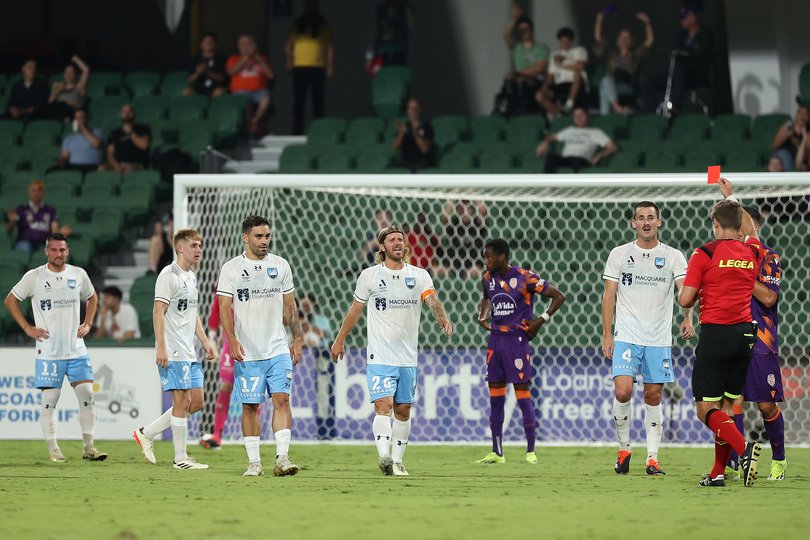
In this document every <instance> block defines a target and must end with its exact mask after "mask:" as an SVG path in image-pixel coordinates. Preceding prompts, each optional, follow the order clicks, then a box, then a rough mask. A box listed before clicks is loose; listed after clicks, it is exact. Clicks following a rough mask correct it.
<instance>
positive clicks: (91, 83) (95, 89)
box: [87, 71, 124, 100]
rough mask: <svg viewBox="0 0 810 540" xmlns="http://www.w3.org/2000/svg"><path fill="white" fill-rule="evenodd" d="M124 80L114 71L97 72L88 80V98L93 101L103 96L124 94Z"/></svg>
mask: <svg viewBox="0 0 810 540" xmlns="http://www.w3.org/2000/svg"><path fill="white" fill-rule="evenodd" d="M123 83H124V78H123V76H122V75H121V74H120V73H117V72H114V71H96V72H93V73H91V74H90V77H89V78H88V79H87V96H88V97H89V98H90V99H91V100H92V99H95V98H99V97H101V96H112V95H119V94H123V92H122V85H123Z"/></svg>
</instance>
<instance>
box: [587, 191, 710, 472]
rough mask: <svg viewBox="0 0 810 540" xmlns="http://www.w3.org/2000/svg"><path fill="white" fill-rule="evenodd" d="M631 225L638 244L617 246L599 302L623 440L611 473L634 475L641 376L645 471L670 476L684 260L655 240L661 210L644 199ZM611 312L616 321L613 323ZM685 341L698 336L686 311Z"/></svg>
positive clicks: (617, 422) (616, 416)
mask: <svg viewBox="0 0 810 540" xmlns="http://www.w3.org/2000/svg"><path fill="white" fill-rule="evenodd" d="M630 226H631V227H632V228H633V229H634V230H635V231H636V233H637V236H636V239H635V240H634V241H633V242H629V243H627V244H624V245H621V246H619V247H617V248H614V249H613V250H612V251H611V252H610V256H608V260H607V264H606V266H605V272H604V274H603V275H602V279H604V280H605V294H604V296H603V297H602V352H603V353H604V355H605V357H606V358H608V359H609V360H612V362H613V386H614V391H615V397H614V400H613V420H614V422H615V425H616V434H617V438H618V441H619V453H618V459H617V461H616V465H615V466H614V470H615V471H616V473H617V474H627V473H628V472H629V470H630V453H631V449H630V426H631V424H632V421H633V415H632V409H631V398H632V396H633V383H634V382H635V380H636V379H635V378H636V375H638V373H641V374H642V377H643V379H644V403H645V407H646V411H645V416H644V426H645V428H646V431H647V462H646V469H645V471H646V473H647V474H648V475H650V476H659V475H663V474H665V473H664V471H662V470H661V468H660V466H659V464H658V448H659V447H660V445H661V436H662V434H663V432H664V427H663V422H664V415H663V412H662V410H661V391H662V389H663V387H664V384H665V383H668V382H672V381H674V380H675V378H674V375H673V371H672V310H673V294H674V286H675V285H677V286H678V290H679V291H680V289H681V286H682V285H683V280H684V277H685V276H686V258H685V257H684V256H683V253H681V252H680V251H679V250H677V249H675V248H673V247H670V246H668V245H666V244H664V243H662V242H661V241H660V240H659V239H658V228H659V227H661V214H660V211H659V209H658V206H657V205H656V204H655V203H653V202H650V201H642V202H639V203H637V204H636V205H635V206H634V207H633V219H632V220H631V221H630ZM614 308H615V314H616V324H615V326H614V324H613V320H614ZM680 330H681V336H682V337H683V338H684V339H689V338H691V337H692V336H693V335H694V334H695V329H694V327H693V326H692V310H691V309H684V315H683V322H682V323H681V325H680Z"/></svg>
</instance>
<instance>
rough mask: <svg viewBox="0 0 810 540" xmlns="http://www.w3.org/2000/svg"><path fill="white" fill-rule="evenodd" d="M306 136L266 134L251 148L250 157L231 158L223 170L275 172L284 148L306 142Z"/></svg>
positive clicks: (244, 172)
mask: <svg viewBox="0 0 810 540" xmlns="http://www.w3.org/2000/svg"><path fill="white" fill-rule="evenodd" d="M306 142H307V138H306V137H304V136H295V135H268V136H267V137H264V138H263V139H261V140H260V141H259V142H258V143H257V144H256V146H253V147H252V148H251V152H250V153H251V159H249V160H242V161H240V160H231V161H228V162H227V163H226V164H225V172H233V173H240V174H251V173H258V172H275V171H278V168H279V158H280V157H281V153H282V152H283V151H284V148H286V147H287V146H289V145H291V144H306Z"/></svg>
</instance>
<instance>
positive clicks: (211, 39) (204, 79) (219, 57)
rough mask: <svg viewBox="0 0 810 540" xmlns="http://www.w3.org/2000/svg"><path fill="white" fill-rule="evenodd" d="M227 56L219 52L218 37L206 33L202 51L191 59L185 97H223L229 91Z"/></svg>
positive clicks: (201, 43) (201, 46)
mask: <svg viewBox="0 0 810 540" xmlns="http://www.w3.org/2000/svg"><path fill="white" fill-rule="evenodd" d="M225 61H226V58H225V55H224V54H222V53H221V52H219V51H218V50H217V36H216V34H214V33H213V32H206V33H205V34H203V37H202V39H201V40H200V50H199V52H198V53H197V54H195V55H194V58H192V59H191V68H190V69H189V70H188V84H189V86H188V88H186V89H185V90H183V95H184V96H190V95H193V94H199V95H201V96H221V95H222V94H225V93H226V92H227V91H228V72H227V71H226V70H225Z"/></svg>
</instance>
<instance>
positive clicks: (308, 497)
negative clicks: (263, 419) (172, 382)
mask: <svg viewBox="0 0 810 540" xmlns="http://www.w3.org/2000/svg"><path fill="white" fill-rule="evenodd" d="M61 446H62V450H63V451H64V453H65V455H66V456H67V458H68V460H69V461H68V462H67V463H63V464H55V463H49V462H48V461H47V451H46V449H45V445H44V443H43V442H42V441H25V442H16V441H4V442H0V516H2V519H1V520H0V527H1V528H2V533H0V537H1V538H3V539H5V540H11V539H17V538H20V539H51V538H52V539H71V538H77V539H83V540H93V539H108V538H109V539H117V540H133V539H144V540H145V539H148V540H154V539H163V538H167V539H175V538H205V539H230V538H246V539H250V540H258V539H263V538H283V539H297V538H302V539H304V538H306V539H319V538H340V539H341V540H359V539H365V538H368V539H374V540H384V539H387V538H401V539H406V538H418V539H455V538H459V539H470V538H487V539H495V538H506V539H509V538H522V539H529V538H552V539H559V538H582V539H588V540H595V539H610V538H615V539H618V540H628V539H633V538H639V539H644V540H664V539H670V538H671V539H676V538H677V539H685V538H689V539H690V540H692V539H700V538H707V539H708V538H711V539H717V538H735V539H744V538H758V537H760V538H768V539H774V540H787V539H793V538H807V536H806V535H807V530H810V512H808V510H807V507H808V502H810V449H790V448H789V449H788V470H787V474H788V477H787V479H786V480H785V481H783V482H768V481H766V480H765V477H766V476H767V474H768V468H769V465H770V450H769V449H767V448H766V449H764V451H763V456H762V459H761V460H760V463H761V467H760V479H759V481H758V482H757V484H756V485H755V486H754V487H752V488H744V487H743V486H742V485H740V484H739V483H735V484H730V485H729V486H727V487H726V488H699V487H698V486H697V481H698V480H699V478H700V473H701V472H704V471H706V470H708V467H709V466H710V463H711V461H712V455H713V451H712V450H711V449H708V448H701V449H687V448H664V449H663V451H662V452H661V465H662V468H664V470H666V471H667V473H668V474H667V476H666V477H657V478H656V477H646V476H645V475H644V471H643V467H642V465H643V463H642V462H643V452H644V449H643V448H638V451H637V453H636V456H635V457H634V460H633V462H632V465H631V474H630V475H628V476H617V475H616V474H615V473H614V472H613V469H612V466H613V462H614V460H615V453H614V450H613V449H612V448H546V447H540V448H538V456H539V457H540V464H538V465H535V466H532V465H527V464H526V463H523V461H522V458H523V453H522V449H521V448H519V447H507V448H506V449H505V452H506V457H507V460H508V462H507V463H506V464H505V465H488V466H485V465H477V464H474V463H473V460H475V459H477V458H479V457H481V456H483V455H484V454H485V453H486V452H487V451H488V449H487V448H485V447H483V446H481V447H470V446H459V447H451V446H419V444H418V443H413V444H412V445H411V447H410V448H409V449H408V453H407V455H406V460H405V461H406V465H407V467H408V469H409V471H410V473H411V476H410V477H407V478H402V477H400V478H397V477H383V476H382V475H381V473H380V472H379V470H378V469H377V466H376V452H375V450H374V448H373V446H372V445H371V444H369V445H368V446H333V445H297V446H296V445H295V444H293V453H292V457H293V458H294V461H295V462H296V463H298V464H299V465H300V466H301V472H300V473H299V474H298V476H295V477H288V478H274V477H272V476H265V477H263V478H243V477H242V476H241V474H242V472H244V469H245V465H246V458H245V453H244V449H243V448H242V447H241V446H234V445H232V446H226V447H225V448H224V449H223V450H221V451H217V452H212V451H207V450H204V449H203V448H200V447H194V446H193V445H190V453H191V454H192V455H194V456H195V457H197V458H198V459H200V461H202V462H204V463H209V464H210V465H211V469H209V470H207V471H178V470H174V469H172V468H171V466H170V463H171V455H172V447H171V443H170V442H160V443H158V444H157V445H156V454H157V457H158V460H159V461H158V465H157V466H152V465H148V464H147V463H145V462H144V461H143V460H142V458H141V454H140V451H139V450H138V448H137V445H136V444H135V443H134V442H114V443H113V442H103V441H102V442H100V443H99V444H98V446H99V448H101V449H102V450H104V451H107V452H109V453H110V458H109V459H108V460H107V461H106V462H104V463H85V462H82V460H81V444H80V442H77V441H65V442H63V443H62V444H61ZM272 452H273V447H272V446H263V447H262V454H263V457H264V459H265V462H266V463H269V462H270V461H271V460H270V457H271V455H272ZM270 468H271V467H270V466H268V467H267V473H270Z"/></svg>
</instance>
